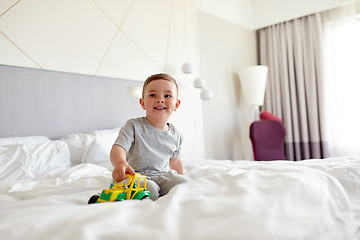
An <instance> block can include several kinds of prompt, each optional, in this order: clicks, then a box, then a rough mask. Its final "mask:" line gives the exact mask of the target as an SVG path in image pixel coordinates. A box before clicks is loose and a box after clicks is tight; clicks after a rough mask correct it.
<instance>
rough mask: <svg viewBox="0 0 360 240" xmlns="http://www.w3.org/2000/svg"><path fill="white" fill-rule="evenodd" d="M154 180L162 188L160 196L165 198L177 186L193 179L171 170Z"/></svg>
mask: <svg viewBox="0 0 360 240" xmlns="http://www.w3.org/2000/svg"><path fill="white" fill-rule="evenodd" d="M153 180H154V181H155V182H156V184H157V185H158V186H159V187H160V192H159V193H160V196H164V195H165V194H167V193H168V192H169V191H170V189H172V188H173V187H175V186H176V185H178V184H181V183H185V182H188V181H190V180H191V179H190V178H188V177H185V176H183V175H180V174H177V172H176V171H174V170H170V171H168V172H166V173H164V174H161V175H158V176H155V177H153Z"/></svg>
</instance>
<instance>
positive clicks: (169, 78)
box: [142, 73, 179, 97]
mask: <svg viewBox="0 0 360 240" xmlns="http://www.w3.org/2000/svg"><path fill="white" fill-rule="evenodd" d="M155 80H165V81H168V82H173V83H175V86H176V94H177V95H179V87H178V85H177V82H176V80H175V79H174V78H173V77H172V76H170V75H169V74H167V73H157V74H153V75H151V76H150V77H148V78H147V79H146V80H145V82H144V85H143V90H142V97H144V89H145V87H146V86H147V85H149V83H151V82H152V81H155Z"/></svg>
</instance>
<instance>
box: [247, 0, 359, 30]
mask: <svg viewBox="0 0 360 240" xmlns="http://www.w3.org/2000/svg"><path fill="white" fill-rule="evenodd" d="M352 1H353V0H316V1H314V0H253V13H254V15H253V16H254V25H253V28H254V29H259V28H263V27H266V26H269V25H273V24H275V23H279V22H284V21H288V20H291V19H294V18H299V17H303V16H306V15H309V14H312V13H316V12H321V11H324V10H328V9H331V8H334V7H338V6H340V5H342V4H345V3H348V2H352Z"/></svg>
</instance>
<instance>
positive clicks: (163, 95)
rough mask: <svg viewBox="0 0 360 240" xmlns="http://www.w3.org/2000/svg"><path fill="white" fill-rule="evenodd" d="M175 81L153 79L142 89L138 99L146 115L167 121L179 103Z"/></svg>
mask: <svg viewBox="0 0 360 240" xmlns="http://www.w3.org/2000/svg"><path fill="white" fill-rule="evenodd" d="M177 97H178V96H177V89H176V86H175V83H173V82H169V81H166V80H162V79H159V80H154V81H152V82H150V83H149V84H148V85H147V86H146V87H145V89H144V97H143V98H141V99H140V104H141V106H142V108H143V109H144V110H145V111H146V117H147V118H151V119H152V120H155V121H167V120H168V119H169V118H170V116H171V114H172V113H173V112H174V111H176V110H177V109H178V107H179V105H180V100H179V99H178V98H177Z"/></svg>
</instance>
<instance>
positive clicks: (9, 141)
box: [0, 136, 51, 146]
mask: <svg viewBox="0 0 360 240" xmlns="http://www.w3.org/2000/svg"><path fill="white" fill-rule="evenodd" d="M49 141H51V140H50V139H49V138H47V137H45V136H29V137H8V138H0V146H7V145H17V144H26V143H32V144H36V143H45V142H49Z"/></svg>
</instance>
